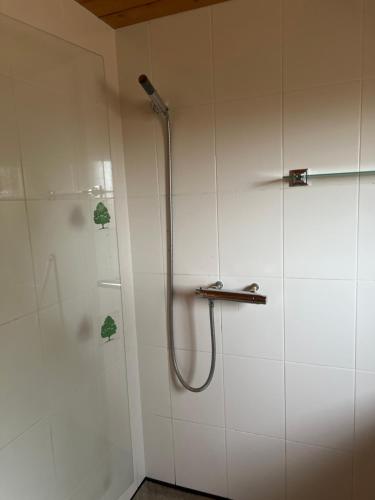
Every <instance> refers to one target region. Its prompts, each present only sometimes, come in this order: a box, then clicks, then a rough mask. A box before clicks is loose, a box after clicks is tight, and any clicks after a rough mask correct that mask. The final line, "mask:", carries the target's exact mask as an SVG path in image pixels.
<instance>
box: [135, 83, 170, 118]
mask: <svg viewBox="0 0 375 500" xmlns="http://www.w3.org/2000/svg"><path fill="white" fill-rule="evenodd" d="M138 82H139V83H140V84H141V86H142V87H143V90H144V91H145V92H146V94H147V95H148V96H149V97H150V99H151V102H152V107H153V109H154V111H156V113H161V114H162V115H163V116H165V117H167V116H168V106H167V105H166V104H165V103H164V101H163V99H162V98H161V97H160V95H159V94H158V93H157V92H156V90H155V88H154V86H153V85H152V83H151V82H150V80H149V79H148V78H147V76H146V75H140V77H139V78H138Z"/></svg>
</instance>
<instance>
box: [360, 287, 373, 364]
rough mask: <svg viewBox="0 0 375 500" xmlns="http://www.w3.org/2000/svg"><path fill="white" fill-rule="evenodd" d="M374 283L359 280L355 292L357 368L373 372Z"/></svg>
mask: <svg viewBox="0 0 375 500" xmlns="http://www.w3.org/2000/svg"><path fill="white" fill-rule="evenodd" d="M374 301H375V283H374V282H372V281H359V282H358V292H357V346H356V353H357V362H356V367H357V370H370V371H374V372H375V338H374V324H375V310H374V307H373V304H374Z"/></svg>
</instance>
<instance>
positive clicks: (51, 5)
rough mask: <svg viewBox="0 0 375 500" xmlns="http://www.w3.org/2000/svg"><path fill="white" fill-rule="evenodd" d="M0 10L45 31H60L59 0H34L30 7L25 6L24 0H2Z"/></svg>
mask: <svg viewBox="0 0 375 500" xmlns="http://www.w3.org/2000/svg"><path fill="white" fill-rule="evenodd" d="M1 12H2V13H3V14H5V15H7V16H10V17H14V18H16V19H17V20H20V21H23V22H24V23H27V24H30V25H32V26H35V27H38V28H40V29H42V30H45V31H50V32H54V33H56V34H61V32H62V28H61V24H59V21H60V20H61V17H62V5H61V1H60V0H49V1H46V0H35V3H34V5H33V8H32V9H28V8H25V1H24V0H2V1H1ZM28 29H29V30H30V27H29V28H28Z"/></svg>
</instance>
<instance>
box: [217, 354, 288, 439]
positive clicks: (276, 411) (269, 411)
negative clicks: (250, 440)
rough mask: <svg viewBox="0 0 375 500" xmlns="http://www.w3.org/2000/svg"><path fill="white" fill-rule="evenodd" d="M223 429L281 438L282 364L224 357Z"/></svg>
mask: <svg viewBox="0 0 375 500" xmlns="http://www.w3.org/2000/svg"><path fill="white" fill-rule="evenodd" d="M224 387H225V408H226V419H227V427H228V428H229V429H233V430H239V431H244V432H251V433H254V434H263V435H268V436H274V437H280V438H281V437H284V364H283V363H282V362H281V361H273V360H267V359H257V358H240V357H231V356H225V358H224Z"/></svg>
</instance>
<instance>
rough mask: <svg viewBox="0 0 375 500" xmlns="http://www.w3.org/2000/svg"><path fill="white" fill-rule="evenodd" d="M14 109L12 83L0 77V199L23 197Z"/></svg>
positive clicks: (8, 79)
mask: <svg viewBox="0 0 375 500" xmlns="http://www.w3.org/2000/svg"><path fill="white" fill-rule="evenodd" d="M0 26H1V25H0ZM0 50H1V49H0ZM0 58H1V55H0ZM0 60H1V59H0ZM0 64H1V62H0ZM15 109H16V108H15V102H14V95H13V88H12V81H11V79H10V78H7V77H3V76H1V77H0V113H1V116H2V120H1V124H0V148H1V161H0V199H2V198H5V199H8V198H23V196H24V192H23V181H22V170H21V162H20V153H19V148H18V137H17V123H16V120H15Z"/></svg>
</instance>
